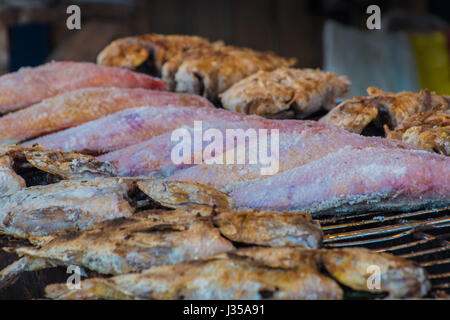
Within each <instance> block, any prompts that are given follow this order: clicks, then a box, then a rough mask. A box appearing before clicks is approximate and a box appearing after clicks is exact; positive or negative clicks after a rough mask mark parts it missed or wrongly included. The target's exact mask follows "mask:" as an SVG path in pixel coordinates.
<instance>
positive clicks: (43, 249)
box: [0, 208, 234, 287]
mask: <svg viewBox="0 0 450 320" xmlns="http://www.w3.org/2000/svg"><path fill="white" fill-rule="evenodd" d="M191 210H192V211H193V212H192V213H186V212H185V211H184V210H179V212H174V213H173V215H178V216H181V217H180V218H179V219H177V221H170V222H169V221H166V220H164V219H161V218H160V216H164V213H165V212H164V210H152V211H146V212H141V213H137V214H135V215H133V216H131V217H127V218H121V219H115V220H109V221H105V222H103V223H98V224H96V225H95V226H94V227H93V228H91V229H90V230H85V231H81V232H68V233H63V234H61V235H59V236H58V237H55V238H53V239H51V240H49V241H47V242H44V243H42V244H41V246H40V247H39V248H35V247H20V248H17V249H15V252H16V253H17V254H18V255H19V256H21V257H22V258H21V259H19V260H18V261H16V262H15V263H14V264H13V265H10V266H8V267H7V268H6V269H4V270H3V271H2V272H0V287H1V286H3V287H4V286H6V285H8V284H11V283H12V282H13V281H14V278H16V277H17V276H18V275H20V273H21V272H24V271H36V270H40V269H45V268H51V267H57V266H68V265H78V266H82V267H84V268H87V269H90V270H93V271H96V272H98V273H101V274H106V275H119V274H125V273H130V272H136V271H141V270H144V269H147V268H150V267H152V266H160V265H167V264H174V263H179V262H183V261H189V260H196V259H200V258H203V257H206V256H210V255H214V254H217V253H220V252H226V251H230V250H233V249H234V247H233V245H232V244H231V243H230V242H229V241H228V240H226V239H224V238H223V237H222V236H221V235H220V233H219V230H218V229H217V228H214V226H213V225H212V223H211V220H210V219H209V218H208V217H202V216H200V217H198V216H196V213H195V212H196V211H197V210H196V209H195V208H192V209H191ZM183 217H185V218H184V219H183ZM24 260H25V261H24Z"/></svg>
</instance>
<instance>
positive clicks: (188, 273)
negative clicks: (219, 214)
mask: <svg viewBox="0 0 450 320" xmlns="http://www.w3.org/2000/svg"><path fill="white" fill-rule="evenodd" d="M45 290H46V295H47V297H49V298H52V299H194V300H196V299H225V300H229V299H234V300H236V299H251V300H260V299H341V298H342V289H341V288H340V287H339V286H338V285H337V284H336V282H334V281H333V280H332V279H330V278H328V277H326V276H323V275H321V274H320V273H319V272H318V271H317V268H316V265H315V264H312V265H309V266H305V267H304V268H281V267H280V268H274V267H271V266H268V265H265V264H262V263H260V262H257V261H255V260H254V259H250V258H248V257H245V256H239V255H235V254H232V253H226V254H221V255H218V256H212V257H210V258H206V259H202V260H197V261H190V262H184V263H179V264H174V265H170V266H161V267H153V268H150V269H147V270H144V271H142V272H140V273H135V274H127V275H122V276H117V277H113V278H109V279H100V278H94V279H89V280H85V281H83V282H82V289H81V290H73V291H70V290H68V289H67V287H66V286H63V285H59V284H56V285H51V286H47V287H46V289H45Z"/></svg>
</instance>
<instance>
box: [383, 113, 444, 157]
mask: <svg viewBox="0 0 450 320" xmlns="http://www.w3.org/2000/svg"><path fill="white" fill-rule="evenodd" d="M384 130H385V132H386V137H387V138H390V139H396V140H401V141H405V142H407V143H409V144H411V145H413V146H415V147H416V148H418V149H422V150H427V151H430V152H436V153H440V154H443V155H446V156H450V108H447V109H446V110H442V109H434V110H431V111H427V112H420V113H417V114H415V115H412V116H410V117H407V118H406V119H405V120H404V121H403V122H402V124H401V125H399V126H397V127H396V128H395V129H394V130H390V129H389V127H388V126H387V125H385V126H384Z"/></svg>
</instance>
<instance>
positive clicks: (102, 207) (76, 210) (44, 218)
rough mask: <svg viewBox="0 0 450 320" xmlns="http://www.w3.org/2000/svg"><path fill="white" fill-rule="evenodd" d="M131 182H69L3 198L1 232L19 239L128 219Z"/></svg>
mask: <svg viewBox="0 0 450 320" xmlns="http://www.w3.org/2000/svg"><path fill="white" fill-rule="evenodd" d="M129 188H130V183H129V182H127V181H125V180H121V179H102V178H98V179H93V180H89V181H86V180H69V181H62V182H59V183H56V184H51V185H45V186H34V187H29V188H25V189H21V190H18V191H16V192H14V193H8V194H5V195H0V232H1V233H3V234H8V235H13V236H15V237H20V238H28V239H30V240H32V241H33V237H36V238H38V237H44V236H49V235H54V234H57V233H60V232H63V231H75V230H79V229H81V230H82V229H86V228H88V227H90V226H92V225H93V224H94V223H97V222H101V221H105V220H111V219H114V218H119V217H127V216H130V215H131V214H133V212H134V209H133V208H132V207H131V206H130V204H129V203H128V202H127V200H126V198H127V193H128V191H129Z"/></svg>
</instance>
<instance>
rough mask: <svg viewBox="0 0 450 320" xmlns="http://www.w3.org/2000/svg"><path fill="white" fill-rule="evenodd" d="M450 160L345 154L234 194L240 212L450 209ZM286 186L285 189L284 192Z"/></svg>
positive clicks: (403, 153)
mask: <svg viewBox="0 0 450 320" xmlns="http://www.w3.org/2000/svg"><path fill="white" fill-rule="evenodd" d="M449 169H450V159H449V158H448V157H445V156H440V155H435V154H432V153H428V152H425V151H419V150H400V149H398V150H394V149H392V150H386V149H379V148H365V149H357V148H344V149H341V150H339V151H338V152H336V153H333V154H330V155H328V156H326V157H324V158H322V159H319V160H317V161H314V162H311V163H309V164H307V165H304V166H299V167H297V168H294V169H291V170H288V171H286V172H283V173H280V174H278V175H274V176H272V177H270V178H266V179H263V180H261V181H255V182H249V183H247V184H246V185H244V186H240V187H238V188H237V189H235V190H233V191H232V192H231V193H230V196H231V197H232V198H233V199H234V200H235V201H236V206H237V208H239V209H245V208H253V209H260V210H264V209H267V208H271V210H276V211H279V210H281V211H298V210H305V211H308V212H311V213H313V214H315V215H319V214H323V213H327V212H334V213H337V214H344V213H350V212H356V211H360V210H371V211H373V210H394V209H398V210H413V209H418V208H421V207H423V206H432V207H433V206H448V205H449V201H450V183H449V182H450V176H449V174H450V170H449ZM279 186H283V187H279Z"/></svg>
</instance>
